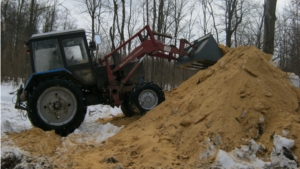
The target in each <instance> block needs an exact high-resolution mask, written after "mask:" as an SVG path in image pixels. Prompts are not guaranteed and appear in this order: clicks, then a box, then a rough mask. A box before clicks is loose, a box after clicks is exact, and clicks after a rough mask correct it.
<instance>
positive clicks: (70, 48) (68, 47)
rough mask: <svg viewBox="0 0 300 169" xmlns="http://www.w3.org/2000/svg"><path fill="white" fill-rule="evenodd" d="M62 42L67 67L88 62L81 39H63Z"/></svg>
mask: <svg viewBox="0 0 300 169" xmlns="http://www.w3.org/2000/svg"><path fill="white" fill-rule="evenodd" d="M62 42H63V49H64V52H65V56H66V60H67V65H68V66H73V65H78V64H82V63H87V62H88V56H87V52H86V49H85V44H84V41H83V38H82V37H78V38H70V39H64V40H63V41H62Z"/></svg>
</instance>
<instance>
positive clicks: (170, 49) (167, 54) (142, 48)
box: [100, 25, 194, 106]
mask: <svg viewBox="0 0 300 169" xmlns="http://www.w3.org/2000/svg"><path fill="white" fill-rule="evenodd" d="M144 31H145V32H146V34H147V36H146V37H145V38H143V36H142V33H143V32H144ZM154 35H157V36H162V37H166V38H170V39H172V38H173V37H172V36H169V35H165V34H160V33H156V32H154V31H152V30H151V29H150V27H149V25H146V26H145V27H144V28H143V29H141V30H140V31H139V32H137V33H136V34H135V35H133V36H132V37H130V38H129V39H128V40H127V41H126V42H124V43H123V44H121V45H120V46H119V47H118V48H116V49H115V50H113V51H112V52H111V53H109V54H108V55H106V56H105V57H104V59H102V60H101V61H100V62H101V63H105V65H106V70H107V77H108V82H109V86H108V87H109V90H110V94H111V96H112V97H113V99H114V103H115V105H116V106H119V105H120V98H119V93H120V92H123V91H124V90H125V91H127V90H128V89H127V90H126V89H124V88H123V87H124V84H125V83H126V82H127V80H128V79H129V78H130V76H131V75H132V74H133V73H134V72H135V70H136V69H137V68H138V66H139V65H140V64H141V62H142V60H143V58H144V56H145V55H148V56H153V57H158V58H164V59H168V60H169V61H171V60H177V59H178V58H176V57H175V55H179V57H181V56H188V55H189V54H188V53H187V52H185V51H184V48H185V47H186V44H188V45H190V46H191V47H193V48H194V45H193V44H191V43H190V42H188V41H187V40H186V39H179V41H180V45H179V49H178V48H177V47H175V46H168V45H165V44H163V43H162V42H160V41H158V40H156V39H155V37H154ZM136 37H138V38H139V39H140V41H141V44H140V45H139V46H138V47H136V48H135V49H134V50H132V51H131V52H130V53H129V54H128V55H127V56H126V57H125V58H124V59H123V60H122V61H121V63H120V64H119V65H115V68H114V69H111V67H110V65H109V58H110V57H112V55H113V54H114V53H115V52H117V51H118V50H120V49H121V48H123V47H124V46H125V45H127V44H128V43H129V42H130V41H132V40H133V39H134V38H136ZM148 37H149V38H150V39H149V38H148ZM136 58H138V59H140V61H139V62H138V63H137V64H136V65H135V66H134V68H132V70H131V71H130V73H129V74H128V75H127V76H126V77H125V79H124V80H123V81H122V82H121V84H119V82H117V81H116V76H114V75H113V73H115V72H117V71H118V70H120V69H121V68H123V67H124V66H125V65H127V64H128V63H130V62H131V61H133V60H134V59H136Z"/></svg>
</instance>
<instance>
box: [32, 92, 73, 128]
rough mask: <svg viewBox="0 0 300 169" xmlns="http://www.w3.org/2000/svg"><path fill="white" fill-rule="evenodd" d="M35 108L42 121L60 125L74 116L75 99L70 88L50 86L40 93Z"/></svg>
mask: <svg viewBox="0 0 300 169" xmlns="http://www.w3.org/2000/svg"><path fill="white" fill-rule="evenodd" d="M37 109H38V114H39V116H40V117H41V119H42V120H43V121H44V122H46V123H48V124H50V125H54V126H61V125H63V124H66V123H68V122H69V121H71V120H72V119H73V118H74V116H75V114H76V111H77V101H76V98H75V96H74V94H73V93H72V92H71V91H70V90H68V89H66V88H63V87H51V88H48V89H46V90H45V91H44V92H43V93H42V94H41V95H40V97H39V99H38V101H37Z"/></svg>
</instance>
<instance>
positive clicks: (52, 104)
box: [27, 79, 87, 136]
mask: <svg viewBox="0 0 300 169" xmlns="http://www.w3.org/2000/svg"><path fill="white" fill-rule="evenodd" d="M27 104H28V106H27V107H28V110H27V112H28V117H29V119H30V121H31V123H32V124H33V125H34V126H36V127H39V128H41V129H43V130H46V131H47V130H55V131H56V133H57V134H59V135H62V136H66V135H68V134H69V133H72V132H73V131H74V130H75V129H76V128H78V127H79V126H80V124H81V123H82V122H83V120H84V117H85V114H86V109H87V107H86V104H85V102H84V98H83V95H82V93H81V91H80V89H79V88H78V87H77V86H76V85H75V84H74V83H72V82H71V81H67V80H64V79H51V80H47V81H45V82H43V83H40V84H39V85H38V86H37V87H36V88H35V90H33V92H32V93H30V94H29V97H28V101H27Z"/></svg>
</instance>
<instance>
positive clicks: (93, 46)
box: [89, 41, 96, 51]
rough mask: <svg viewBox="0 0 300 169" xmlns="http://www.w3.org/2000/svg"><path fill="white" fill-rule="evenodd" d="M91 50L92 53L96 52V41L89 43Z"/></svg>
mask: <svg viewBox="0 0 300 169" xmlns="http://www.w3.org/2000/svg"><path fill="white" fill-rule="evenodd" d="M89 48H90V50H92V51H94V50H96V43H95V42H94V41H91V42H90V43H89Z"/></svg>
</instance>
